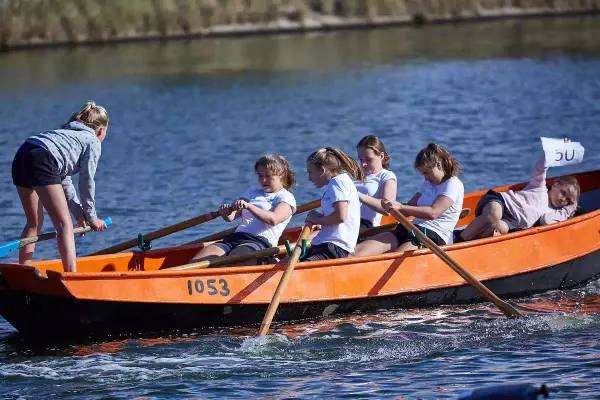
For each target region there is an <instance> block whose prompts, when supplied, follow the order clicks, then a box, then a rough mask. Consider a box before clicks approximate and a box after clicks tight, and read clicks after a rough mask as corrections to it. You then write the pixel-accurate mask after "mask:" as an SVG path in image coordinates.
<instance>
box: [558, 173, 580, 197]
mask: <svg viewBox="0 0 600 400" xmlns="http://www.w3.org/2000/svg"><path fill="white" fill-rule="evenodd" d="M552 186H561V187H563V188H565V189H567V190H568V192H569V197H568V200H569V201H570V202H571V204H574V203H576V202H577V201H578V200H579V195H580V194H581V188H580V187H579V182H578V181H577V178H575V177H574V176H561V177H560V178H556V180H555V181H554V182H553V183H552Z"/></svg>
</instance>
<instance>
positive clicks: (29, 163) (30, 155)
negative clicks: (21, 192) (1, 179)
mask: <svg viewBox="0 0 600 400" xmlns="http://www.w3.org/2000/svg"><path fill="white" fill-rule="evenodd" d="M12 178H13V184H14V185H15V186H21V187H25V188H32V187H35V186H48V185H56V184H60V183H61V182H62V178H61V177H60V172H59V170H58V162H57V161H56V159H55V158H54V156H52V154H50V152H49V151H48V150H46V149H45V148H43V147H41V146H37V145H35V144H33V143H29V142H25V143H23V144H22V145H21V147H19V150H17V154H16V155H15V158H14V160H13V163H12Z"/></svg>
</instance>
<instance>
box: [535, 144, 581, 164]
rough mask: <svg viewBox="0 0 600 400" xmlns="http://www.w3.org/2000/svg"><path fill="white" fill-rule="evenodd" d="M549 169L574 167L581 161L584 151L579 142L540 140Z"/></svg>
mask: <svg viewBox="0 0 600 400" xmlns="http://www.w3.org/2000/svg"><path fill="white" fill-rule="evenodd" d="M540 139H541V140H542V147H543V148H544V153H545V155H546V164H548V166H549V167H560V166H562V165H574V164H579V163H580V162H581V161H583V154H584V153H585V149H584V148H583V146H582V145H581V143H579V142H565V141H564V140H563V139H552V138H547V137H542V138H540Z"/></svg>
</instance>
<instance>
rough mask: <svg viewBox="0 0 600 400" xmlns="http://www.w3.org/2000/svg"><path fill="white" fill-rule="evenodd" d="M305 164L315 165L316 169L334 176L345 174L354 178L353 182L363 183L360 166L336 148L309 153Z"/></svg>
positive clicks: (363, 174)
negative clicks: (323, 170) (326, 171)
mask: <svg viewBox="0 0 600 400" xmlns="http://www.w3.org/2000/svg"><path fill="white" fill-rule="evenodd" d="M306 162H307V163H308V162H309V163H311V164H313V165H316V166H317V167H323V168H325V169H326V170H328V171H330V172H332V173H334V174H336V175H339V174H342V173H344V172H346V173H348V175H350V176H351V177H352V178H354V180H357V181H361V182H364V181H365V173H364V172H363V170H362V169H361V168H360V165H359V164H358V163H357V162H356V161H355V160H354V159H352V158H350V157H348V156H347V155H346V154H344V152H343V151H341V150H340V149H338V148H336V147H325V148H322V149H319V150H317V151H315V152H313V153H311V155H310V156H308V158H307V159H306Z"/></svg>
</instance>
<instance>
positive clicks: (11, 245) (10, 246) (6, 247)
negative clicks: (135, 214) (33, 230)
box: [0, 217, 112, 258]
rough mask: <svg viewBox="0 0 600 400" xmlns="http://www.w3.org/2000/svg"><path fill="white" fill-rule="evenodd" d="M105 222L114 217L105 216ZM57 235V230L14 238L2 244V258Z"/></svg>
mask: <svg viewBox="0 0 600 400" xmlns="http://www.w3.org/2000/svg"><path fill="white" fill-rule="evenodd" d="M104 222H105V223H106V226H107V227H108V226H111V225H112V219H111V218H110V217H107V218H104ZM91 229H92V228H91V227H90V226H86V227H80V228H75V229H73V234H75V235H77V234H80V233H85V232H88V231H90V230H91ZM56 237H57V233H56V232H47V233H42V234H39V235H37V236H31V237H27V238H23V239H16V240H12V241H10V242H7V243H5V244H3V245H0V258H3V257H8V255H9V254H10V253H11V252H13V251H17V250H19V249H20V248H21V247H23V246H27V245H28V244H32V243H37V242H43V241H45V240H50V239H54V238H56Z"/></svg>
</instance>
